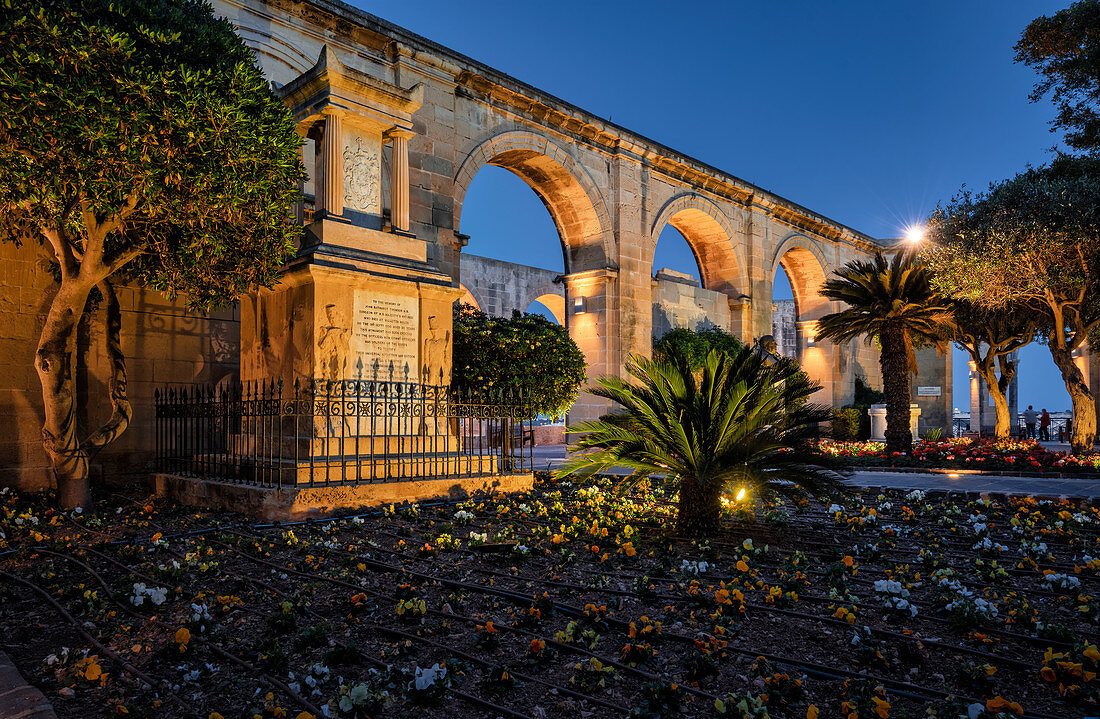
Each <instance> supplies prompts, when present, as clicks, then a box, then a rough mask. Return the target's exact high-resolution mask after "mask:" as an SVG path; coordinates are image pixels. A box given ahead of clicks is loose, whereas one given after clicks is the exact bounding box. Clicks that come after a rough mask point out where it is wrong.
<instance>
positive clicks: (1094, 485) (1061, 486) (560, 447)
mask: <svg viewBox="0 0 1100 719" xmlns="http://www.w3.org/2000/svg"><path fill="white" fill-rule="evenodd" d="M1042 444H1043V446H1044V447H1046V448H1047V449H1050V450H1052V451H1062V452H1065V451H1068V450H1069V445H1068V444H1065V443H1058V442H1043V443H1042ZM566 455H567V450H566V446H565V445H564V444H555V445H546V446H541V447H535V448H534V449H533V450H532V458H533V460H534V466H535V469H536V470H542V469H547V470H554V469H557V468H558V467H560V466H561V464H562V463H563V462H564V461H565V458H566ZM613 473H615V474H626V472H625V470H623V471H621V472H614V471H613ZM845 482H846V483H847V484H849V485H851V486H853V487H886V488H891V489H906V490H908V489H920V490H925V491H950V492H978V493H983V494H984V493H989V494H1013V495H1030V496H1041V497H1078V498H1082V499H1094V498H1100V479H1077V478H1074V477H1006V476H1003V475H997V474H947V473H942V472H913V471H901V472H896V471H888V470H871V469H865V470H858V471H856V472H853V473H852V474H851V475H849V476H848V478H847V479H846V480H845Z"/></svg>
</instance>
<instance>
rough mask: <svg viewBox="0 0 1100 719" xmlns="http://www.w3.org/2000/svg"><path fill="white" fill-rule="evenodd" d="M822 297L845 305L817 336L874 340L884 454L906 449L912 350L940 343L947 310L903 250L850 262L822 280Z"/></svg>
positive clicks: (909, 446) (944, 334) (924, 273)
mask: <svg viewBox="0 0 1100 719" xmlns="http://www.w3.org/2000/svg"><path fill="white" fill-rule="evenodd" d="M821 294H822V295H824V296H825V297H828V298H829V299H831V300H839V301H840V302H843V303H845V304H846V305H848V307H847V308H846V309H843V310H841V311H839V312H834V313H832V314H829V315H825V316H824V317H822V318H821V319H820V320H818V322H817V336H818V337H819V338H821V339H829V340H834V341H839V342H847V341H849V340H852V339H855V338H856V337H864V338H865V339H866V340H867V341H868V342H872V341H874V340H877V341H878V342H879V345H880V348H881V351H880V353H879V364H880V365H881V368H882V385H883V390H884V391H885V393H886V451H887V452H888V453H892V452H908V451H910V450H911V449H912V447H913V435H912V432H911V430H910V425H909V422H910V420H909V405H910V402H911V400H912V396H911V393H910V389H909V373H910V372H912V373H913V374H916V372H917V358H916V355H915V354H914V351H913V347H914V344H921V343H933V344H936V345H940V344H942V342H943V341H944V339H946V338H947V337H949V336H950V326H949V324H948V321H949V308H948V307H947V306H946V304H945V303H944V302H943V301H942V300H941V299H940V298H939V297H937V296H936V294H935V293H934V292H933V291H932V287H931V285H930V284H929V277H928V271H927V270H926V269H925V267H924V266H923V265H922V264H921V263H920V262H918V261H917V260H916V258H915V257H914V256H913V255H912V254H911V253H908V252H898V253H895V255H894V257H893V259H887V257H886V256H885V255H884V254H882V253H881V252H880V253H876V254H875V256H874V257H872V258H871V259H870V260H852V261H851V262H849V263H848V264H846V265H844V266H843V267H841V268H840V269H838V270H837V271H836V273H835V276H834V277H831V278H829V279H827V280H826V281H825V284H823V285H822V286H821Z"/></svg>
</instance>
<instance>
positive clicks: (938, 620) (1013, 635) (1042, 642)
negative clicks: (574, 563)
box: [375, 530, 1094, 663]
mask: <svg viewBox="0 0 1100 719" xmlns="http://www.w3.org/2000/svg"><path fill="white" fill-rule="evenodd" d="M418 531H419V530H418ZM381 533H382V534H388V535H389V536H392V537H395V538H398V539H404V537H401V536H400V535H398V534H394V533H392V532H384V531H383V532H381ZM420 537H421V538H423V537H424V535H423V534H422V533H421V534H420ZM737 546H740V545H737ZM375 548H376V549H377V550H379V551H382V552H385V553H387V554H390V555H397V556H400V557H402V558H408V557H406V555H404V554H402V553H401V552H398V551H395V550H391V549H386V548H385V547H381V546H377V545H375ZM411 558H412V559H422V558H420V557H411ZM770 565H771V566H776V567H778V566H781V565H779V564H778V563H770ZM574 569H575V570H576V571H580V572H583V573H586V574H597V575H601V576H615V577H618V578H622V579H628V578H629V579H637V578H639V577H641V576H642V575H641V574H637V573H635V574H632V575H623V574H622V573H621V572H618V573H615V572H598V571H595V570H589V569H584V568H582V567H575V568H574ZM474 571H477V572H479V573H482V574H493V575H496V576H501V577H506V578H509V579H523V580H526V581H535V582H539V583H542V584H548V583H557V584H559V585H560V586H565V587H572V588H575V589H581V590H584V591H601V592H605V593H610V594H619V595H624V594H626V595H631V596H633V595H632V593H630V592H622V591H618V590H612V589H607V588H601V589H596V588H593V587H584V586H582V585H570V584H566V583H562V582H559V581H557V580H549V579H532V578H531V577H528V576H522V577H521V576H514V575H510V574H504V573H500V572H494V571H492V570H487V569H481V568H477V569H475V570H474ZM807 571H808V573H810V574H814V572H813V571H812V570H807ZM818 574H820V573H818ZM699 578H700V579H704V580H707V581H711V582H720V581H732V580H734V579H735V578H734V577H715V576H713V575H701V576H700V577H699ZM653 579H654V580H655V581H659V580H661V579H664V578H662V577H655V578H653ZM668 579H671V578H668ZM854 581H857V582H860V583H864V584H870V583H871V582H870V581H868V580H862V579H854ZM1051 596H1058V595H1055V594H1053V593H1051ZM658 598H660V599H665V600H669V601H680V602H683V601H687V600H686V599H685V598H683V597H675V596H672V595H659V597H658ZM799 599H800V600H805V601H808V602H817V603H821V604H845V605H849V606H856V607H860V608H863V609H875V610H881V609H882V607H878V606H876V605H873V604H868V603H867V602H860V601H855V602H851V601H841V600H839V599H830V598H828V597H817V596H813V595H799ZM913 604H914V605H915V606H919V607H923V608H926V609H927V608H928V607H930V606H931V605H930V604H928V603H927V602H916V601H914V602H913ZM758 606H761V607H766V605H758ZM806 616H807V617H809V616H812V615H806ZM921 618H922V619H923V620H925V621H929V622H931V623H934V624H941V625H947V624H950V623H951V622H950V620H948V619H945V618H943V617H937V616H934V615H932V614H928V613H924V614H922V615H921ZM820 619H825V620H826V621H829V620H830V619H832V618H828V619H826V618H820ZM836 621H839V620H836ZM872 631H873V632H885V631H888V630H879V629H874V628H872ZM983 631H984V632H985V633H987V634H994V635H997V636H1002V637H1006V638H1009V639H1013V640H1017V641H1020V642H1022V643H1024V644H1030V645H1033V646H1039V647H1044V648H1045V647H1048V646H1057V647H1060V648H1066V647H1070V646H1072V644H1071V643H1070V642H1063V641H1060V640H1056V639H1044V638H1042V637H1038V636H1031V635H1028V634H1020V633H1018V632H1010V631H1008V630H1005V629H999V628H991V629H985V630H983ZM1081 633H1082V634H1084V635H1086V636H1089V637H1092V636H1094V634H1093V633H1091V632H1085V631H1082V632H1081ZM899 636H905V635H899ZM921 641H925V642H932V643H933V645H935V644H936V643H937V640H924V639H922V640H921ZM939 644H941V645H942V646H943V647H945V648H949V649H953V650H958V651H962V652H964V653H977V655H979V656H982V655H986V653H985V652H981V651H980V650H977V649H970V648H968V647H955V646H954V645H949V644H943V643H939ZM988 656H994V655H988ZM1004 660H1005V661H1007V662H1010V663H1011V662H1013V661H1019V660H1016V659H1014V658H1012V657H1004Z"/></svg>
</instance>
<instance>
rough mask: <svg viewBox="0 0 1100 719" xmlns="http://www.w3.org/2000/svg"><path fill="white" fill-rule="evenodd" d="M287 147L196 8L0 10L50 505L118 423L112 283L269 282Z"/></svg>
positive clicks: (235, 57) (201, 290) (2, 72)
mask: <svg viewBox="0 0 1100 719" xmlns="http://www.w3.org/2000/svg"><path fill="white" fill-rule="evenodd" d="M300 147H301V141H300V139H299V137H298V134H297V132H296V131H295V128H294V124H293V121H292V120H291V117H290V114H289V112H288V110H287V109H286V108H285V107H284V106H283V104H282V102H280V101H279V100H278V99H277V98H276V97H275V96H274V95H273V93H272V91H271V89H270V88H269V86H268V84H267V82H266V81H265V80H264V78H263V76H262V74H261V73H260V71H259V70H258V69H257V68H256V67H255V65H254V58H253V55H252V53H251V52H250V51H249V50H248V48H246V47H245V45H244V44H243V43H242V42H241V40H240V38H238V37H237V35H236V34H235V33H234V31H233V29H232V26H231V25H230V24H229V23H228V22H227V21H225V20H219V19H215V17H214V16H213V12H212V9H211V7H210V6H209V5H208V4H205V3H203V2H198V1H193V0H131V1H129V2H124V3H113V2H111V1H110V0H57V1H55V2H43V1H42V0H31V1H30V2H13V1H12V0H5V2H4V8H3V12H0V177H2V178H3V179H2V180H0V239H3V240H6V241H9V242H15V243H17V244H21V243H32V242H42V243H44V244H45V245H46V246H47V247H48V248H49V250H50V251H51V253H52V255H53V257H54V259H55V261H56V275H57V278H58V288H57V292H56V294H55V295H54V297H53V299H52V301H51V302H50V306H49V311H48V313H47V315H46V321H45V325H44V327H43V329H42V333H41V337H40V339H39V343H38V348H37V352H36V354H35V361H34V363H35V369H36V370H37V371H38V375H39V378H40V380H41V383H42V398H43V403H44V405H45V422H44V424H43V429H42V436H43V444H44V446H45V449H46V454H47V456H48V458H49V459H50V462H51V464H52V467H53V472H54V476H55V478H56V480H57V484H58V491H59V495H60V502H61V505H62V506H63V507H84V506H87V505H88V503H89V495H88V482H87V476H88V463H89V460H90V459H91V457H92V456H94V454H95V453H96V452H97V451H99V450H100V449H102V448H103V447H104V446H105V445H106V444H108V443H109V442H111V441H112V440H114V439H115V438H116V437H118V436H119V434H121V433H122V432H123V431H124V430H125V429H126V426H127V425H128V424H129V420H130V416H131V408H130V404H129V402H128V401H127V399H126V365H125V358H124V356H123V353H122V347H121V344H120V342H119V330H120V326H121V319H120V317H121V315H120V311H119V305H118V300H117V299H116V298H115V292H114V288H113V285H114V284H115V283H118V282H131V281H132V282H136V283H138V284H140V285H144V286H147V287H151V288H154V289H156V290H159V291H161V292H163V293H165V294H166V295H168V296H169V297H174V296H176V295H177V294H184V295H185V296H186V300H187V305H188V306H189V307H191V308H194V309H200V310H202V309H208V308H212V307H216V306H221V305H225V304H228V303H230V302H232V301H233V300H234V299H235V298H236V297H238V296H239V295H240V294H241V293H242V292H244V291H246V290H247V289H248V288H249V287H252V286H254V285H257V284H261V285H270V284H272V283H273V282H274V281H275V279H276V276H277V273H278V271H279V269H280V268H281V266H282V264H283V262H284V260H285V258H287V257H288V255H289V254H290V253H291V252H292V251H293V248H294V240H295V238H296V237H297V234H298V232H299V228H297V227H295V226H294V223H293V222H292V220H291V207H292V203H293V202H295V201H296V200H297V199H298V191H297V189H296V188H297V183H298V181H299V179H300V178H301V177H302V167H301V161H300V159H299V151H300ZM93 293H98V294H99V295H100V296H101V297H102V299H103V302H104V306H105V311H106V317H107V319H106V329H107V349H108V353H109V355H110V359H111V363H112V375H111V377H110V379H109V382H108V391H109V395H110V400H111V405H112V407H113V412H112V416H111V417H110V419H108V420H107V422H105V423H104V425H103V426H102V427H101V428H100V429H98V430H96V431H95V432H92V433H91V434H90V435H89V436H87V437H85V438H83V439H81V438H79V437H78V436H77V425H76V417H77V416H78V412H77V407H76V402H77V399H76V395H75V393H74V367H75V362H74V352H75V350H76V334H77V333H76V329H77V326H78V324H79V322H80V320H81V318H82V317H83V316H84V314H85V312H86V311H87V310H88V307H89V304H88V302H89V297H90V296H92V295H93Z"/></svg>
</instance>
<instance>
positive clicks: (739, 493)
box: [735, 487, 745, 502]
mask: <svg viewBox="0 0 1100 719" xmlns="http://www.w3.org/2000/svg"><path fill="white" fill-rule="evenodd" d="M744 498H745V488H744V487H742V488H741V489H739V490H737V497H735V499H736V500H737V501H738V502H740V501H741V500H742V499H744Z"/></svg>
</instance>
